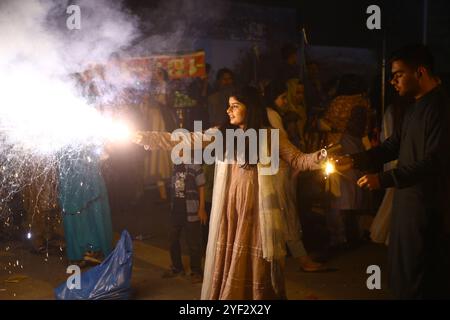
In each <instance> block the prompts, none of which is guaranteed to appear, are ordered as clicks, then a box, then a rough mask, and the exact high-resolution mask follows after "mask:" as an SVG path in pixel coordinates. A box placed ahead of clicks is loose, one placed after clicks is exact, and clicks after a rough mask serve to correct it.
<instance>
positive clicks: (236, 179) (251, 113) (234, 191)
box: [133, 87, 325, 300]
mask: <svg viewBox="0 0 450 320" xmlns="http://www.w3.org/2000/svg"><path fill="white" fill-rule="evenodd" d="M227 114H228V117H229V120H228V123H225V124H224V125H222V126H221V127H219V128H217V129H215V131H216V132H217V133H218V132H220V133H221V134H222V137H224V139H223V141H222V142H223V143H224V147H225V148H224V150H226V146H227V141H226V140H227V139H226V136H227V135H226V134H225V130H229V129H232V130H236V129H242V130H244V131H245V132H249V130H252V129H253V130H259V129H270V124H269V122H268V119H267V112H266V110H265V108H264V107H263V102H262V99H261V96H260V94H259V92H258V91H257V90H256V89H255V88H252V87H245V88H243V89H242V90H239V91H236V92H233V93H231V94H230V97H229V107H228V109H227ZM213 131H214V130H213ZM191 136H193V137H194V139H195V137H199V138H200V139H202V138H203V134H201V133H191ZM269 136H271V135H269ZM170 137H171V135H170V134H169V133H164V132H137V133H136V135H135V137H134V138H133V140H134V141H135V142H136V143H138V144H141V145H143V146H144V147H146V148H149V149H158V148H163V149H172V148H173V147H175V146H176V145H177V144H178V142H174V141H171V139H170ZM194 139H192V140H194ZM256 139H257V142H258V143H257V145H260V146H261V148H262V149H261V151H262V153H263V154H266V155H267V154H268V153H267V151H268V150H269V149H268V147H269V142H270V143H275V147H276V143H277V141H267V140H264V138H261V137H260V136H259V135H257V137H256ZM261 139H263V140H261ZM208 140H209V139H202V141H203V145H202V147H203V148H205V147H206V146H207V145H209V143H211V142H210V141H208ZM264 141H265V143H264ZM228 145H229V144H228ZM235 146H236V145H235ZM278 146H279V156H280V157H281V158H282V159H283V160H284V161H286V162H287V163H289V165H290V166H292V167H293V168H294V169H295V170H313V169H319V168H321V166H322V161H323V160H324V156H325V155H324V152H323V150H322V151H320V152H315V153H311V154H304V153H302V152H301V151H300V150H298V149H296V148H295V147H294V146H293V145H292V144H291V143H290V142H289V140H288V139H287V138H286V137H284V136H282V135H281V136H279V143H278ZM249 148H250V146H249V144H246V146H245V148H243V149H244V150H245V151H243V150H242V149H241V150H240V152H244V154H242V153H239V154H236V153H237V152H238V151H239V148H236V149H235V150H232V149H231V150H228V151H229V153H228V154H231V155H233V154H234V155H235V158H234V160H236V159H240V161H233V162H232V163H227V162H223V161H220V157H219V155H217V154H216V155H215V156H216V157H218V158H216V173H215V181H214V191H213V200H212V210H211V219H210V224H209V228H210V229H209V237H208V246H207V252H206V261H205V269H204V279H203V286H202V294H201V298H202V299H249V300H254V299H284V298H286V293H285V287H284V272H283V269H284V258H285V255H286V249H285V244H286V241H285V231H284V224H285V220H284V218H283V217H282V213H281V209H280V204H279V202H278V197H277V196H276V192H277V190H276V182H275V181H274V178H275V176H274V175H270V174H267V172H266V171H265V170H264V166H263V165H262V164H261V163H260V160H259V155H256V154H255V155H250V154H249ZM264 150H265V151H266V152H264ZM255 156H256V157H257V158H256V160H255V159H254V158H253V160H254V161H252V162H251V161H250V157H255ZM272 160H273V159H272ZM273 161H274V160H273ZM275 161H276V160H275ZM254 162H257V163H258V164H254Z"/></svg>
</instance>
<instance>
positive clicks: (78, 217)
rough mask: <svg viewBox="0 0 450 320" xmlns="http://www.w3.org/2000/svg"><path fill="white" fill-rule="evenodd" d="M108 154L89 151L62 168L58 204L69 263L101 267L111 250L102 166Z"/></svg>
mask: <svg viewBox="0 0 450 320" xmlns="http://www.w3.org/2000/svg"><path fill="white" fill-rule="evenodd" d="M104 159H106V158H105V154H104V153H103V154H101V155H100V154H99V152H98V150H96V149H95V148H94V147H89V148H86V149H85V150H83V151H80V152H79V153H75V155H74V156H71V155H70V153H67V154H66V155H65V158H64V159H63V160H62V161H61V163H60V165H59V168H58V169H59V185H58V201H59V206H60V208H61V210H62V219H63V225H64V234H65V239H66V253H67V258H68V260H69V262H70V263H78V264H81V265H85V264H86V263H88V262H94V263H100V262H101V260H102V259H103V258H105V257H106V256H107V255H109V253H110V252H111V249H112V240H113V239H112V224H111V212H110V207H109V199H108V192H107V190H106V186H105V182H104V180H103V177H102V175H101V171H100V170H101V169H100V165H101V162H102V161H104Z"/></svg>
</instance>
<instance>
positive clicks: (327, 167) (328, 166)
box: [325, 161, 336, 176]
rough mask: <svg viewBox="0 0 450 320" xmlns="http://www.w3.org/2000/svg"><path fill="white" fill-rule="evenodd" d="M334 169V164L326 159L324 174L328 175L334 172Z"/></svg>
mask: <svg viewBox="0 0 450 320" xmlns="http://www.w3.org/2000/svg"><path fill="white" fill-rule="evenodd" d="M335 171H336V169H335V167H334V164H333V163H331V162H330V161H327V162H326V163H325V174H326V175H327V176H329V175H330V174H332V173H334V172H335Z"/></svg>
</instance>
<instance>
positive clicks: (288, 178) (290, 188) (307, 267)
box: [265, 81, 325, 272]
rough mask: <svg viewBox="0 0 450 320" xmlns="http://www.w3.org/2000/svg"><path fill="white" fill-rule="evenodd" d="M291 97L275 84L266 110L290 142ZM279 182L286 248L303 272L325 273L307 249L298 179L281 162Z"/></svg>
mask: <svg viewBox="0 0 450 320" xmlns="http://www.w3.org/2000/svg"><path fill="white" fill-rule="evenodd" d="M287 94H288V92H287V87H286V85H284V84H283V83H281V82H276V81H273V82H271V83H270V84H269V86H268V88H267V89H266V90H265V98H266V106H268V107H267V117H268V120H269V123H270V126H271V127H272V128H275V129H278V130H279V132H280V135H281V136H283V137H286V138H287V139H289V134H288V132H286V130H285V129H284V124H283V123H284V121H283V118H282V114H283V112H282V111H281V110H284V109H286V106H287V104H288V99H287ZM279 110H280V111H279ZM289 140H290V139H289ZM293 177H294V178H293ZM276 178H277V179H276V181H277V183H278V187H277V190H278V196H279V201H280V205H281V208H282V212H283V215H284V218H285V219H286V244H287V247H288V249H289V251H290V253H291V255H292V257H294V258H295V259H298V260H299V263H300V268H301V269H302V270H303V271H305V272H315V271H321V270H325V267H324V266H323V265H322V264H320V263H317V262H314V261H313V260H312V259H311V257H310V256H309V255H308V253H307V252H306V249H305V246H304V245H303V241H302V226H301V224H300V219H299V214H298V210H297V203H296V202H297V201H296V189H297V179H296V178H295V173H294V172H293V170H292V169H291V168H290V166H289V164H288V163H286V162H285V161H283V160H281V161H280V168H279V171H278V173H277V175H276Z"/></svg>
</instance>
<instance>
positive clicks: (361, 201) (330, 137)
mask: <svg viewBox="0 0 450 320" xmlns="http://www.w3.org/2000/svg"><path fill="white" fill-rule="evenodd" d="M366 90H367V88H366V87H365V82H364V79H363V78H362V77H360V76H358V75H355V74H346V75H343V76H342V77H341V79H340V81H339V86H338V88H337V92H336V94H337V96H336V98H334V99H333V101H332V102H331V104H330V105H329V107H328V109H327V110H326V112H325V115H324V116H323V118H322V119H321V122H320V123H321V128H322V130H324V131H326V140H325V144H326V145H340V146H341V149H340V153H341V154H347V153H356V152H362V151H364V150H365V148H364V145H363V142H362V138H363V137H364V136H365V135H367V125H368V121H367V118H368V114H369V100H368V99H367V96H366V94H365V92H366ZM361 176H362V173H361V171H359V170H356V169H353V170H349V171H348V172H346V173H345V175H332V176H331V177H330V185H331V186H332V187H331V193H332V201H331V209H330V210H328V214H327V224H328V229H329V232H330V248H331V249H335V248H340V247H347V246H352V245H356V244H357V243H358V242H359V241H360V240H361V238H362V236H363V233H362V230H361V228H360V226H359V222H358V220H359V219H358V216H359V215H361V214H362V213H363V211H364V210H365V209H366V208H367V193H366V191H365V190H362V189H360V188H358V187H357V186H356V181H357V180H358V179H359V178H360V177H361Z"/></svg>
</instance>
